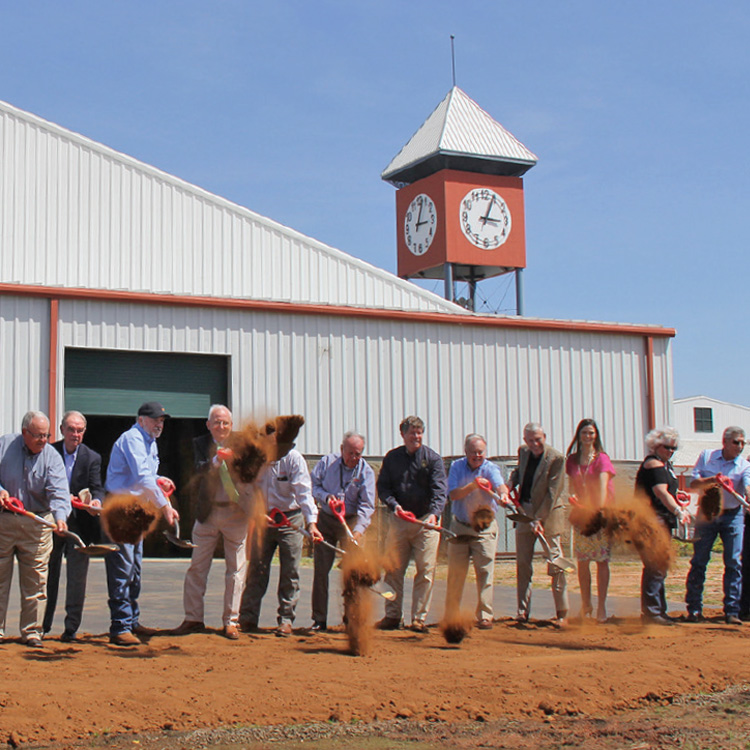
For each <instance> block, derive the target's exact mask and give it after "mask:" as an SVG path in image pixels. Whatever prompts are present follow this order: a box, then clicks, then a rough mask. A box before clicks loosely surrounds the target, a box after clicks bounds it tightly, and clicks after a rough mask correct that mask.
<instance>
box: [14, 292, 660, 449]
mask: <svg viewBox="0 0 750 750" xmlns="http://www.w3.org/2000/svg"><path fill="white" fill-rule="evenodd" d="M65 346H75V347H94V348H103V349H133V350H137V351H161V352H169V351H173V352H194V353H205V354H225V355H230V356H231V381H232V382H231V393H232V394H233V397H232V398H233V403H232V406H233V408H234V410H235V411H236V412H237V413H238V414H240V415H241V416H243V417H246V416H249V415H253V414H264V413H290V412H299V413H302V414H304V415H305V417H306V420H307V424H306V426H305V428H304V430H303V431H302V433H301V435H300V440H299V447H300V448H301V450H303V451H304V452H306V453H311V454H324V453H327V452H329V451H330V450H332V449H335V448H336V447H337V446H338V445H339V442H340V438H341V435H342V433H343V432H344V431H345V430H347V429H351V428H356V429H358V430H361V431H363V432H364V433H365V434H366V435H367V437H368V446H367V452H368V453H370V454H373V455H382V454H383V453H385V451H387V450H389V449H390V448H392V447H393V446H394V445H396V444H398V443H399V442H400V440H399V436H398V424H399V422H400V420H401V419H402V418H403V417H404V416H405V415H406V414H412V413H416V414H419V415H420V416H422V418H423V419H425V421H426V422H427V442H428V444H429V445H431V446H432V447H433V448H435V449H436V450H438V451H440V452H441V453H442V454H444V455H446V456H447V455H458V454H460V453H461V451H462V442H463V436H464V435H465V434H466V433H467V432H470V431H474V430H476V431H479V432H482V433H484V434H486V436H487V438H488V440H489V443H490V445H489V452H490V453H492V454H495V455H510V454H513V453H515V451H516V449H517V446H518V444H519V441H520V438H521V430H522V427H523V425H524V424H525V423H526V422H527V421H530V420H535V421H541V422H542V423H543V424H544V425H545V427H546V428H547V434H548V437H549V440H550V442H551V443H552V444H553V445H555V446H556V447H558V448H559V449H563V448H564V447H565V446H566V445H567V443H568V441H569V440H570V438H571V436H572V431H573V429H574V427H575V424H576V423H577V421H578V420H579V419H580V418H582V417H584V416H593V417H595V418H596V419H597V420H598V421H599V422H600V426H601V428H602V432H603V434H604V438H605V445H606V448H607V450H608V451H609V452H610V454H611V455H612V457H613V458H618V459H631V460H635V459H638V458H640V457H642V455H641V454H642V450H643V435H644V434H645V432H646V428H647V412H646V385H645V383H646V372H645V347H644V343H643V339H642V338H641V337H639V336H603V335H599V334H587V333H582V332H564V331H563V332H556V331H551V332H529V331H520V330H513V329H488V328H479V327H476V328H474V327H471V326H460V327H459V326H455V325H437V324H424V323H403V322H396V321H376V320H362V319H357V320H354V319H349V318H334V317H329V316H300V315H285V314H279V313H276V312H270V313H262V312H241V311H235V310H219V309H196V308H168V307H156V306H143V305H129V304H110V303H105V302H67V301H63V302H61V303H60V339H59V347H60V352H59V365H58V368H59V372H60V379H59V384H58V403H59V409H60V411H61V410H62V409H63V408H64V403H63V375H62V373H63V369H62V368H63V362H62V352H63V348H64V347H65ZM42 349H43V346H42ZM668 355H669V352H668V343H667V346H666V347H662V351H661V356H660V357H657V360H659V361H660V364H659V367H660V368H662V369H663V370H664V371H665V372H666V370H667V368H668V365H667V364H665V363H663V362H661V358H667V359H668ZM7 366H8V364H7V363H3V369H5V368H7ZM663 387H664V388H666V391H665V392H664V403H663V404H662V405H660V406H659V409H664V407H665V406H666V405H667V404H669V403H671V382H665V383H664V386H663ZM666 418H668V414H667V413H665V414H663V415H662V414H658V415H657V421H664V420H665V419H666Z"/></svg>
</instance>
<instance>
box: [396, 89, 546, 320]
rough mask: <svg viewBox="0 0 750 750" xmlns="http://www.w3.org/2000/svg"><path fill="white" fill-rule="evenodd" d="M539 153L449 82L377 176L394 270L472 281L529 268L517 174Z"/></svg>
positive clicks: (448, 289)
mask: <svg viewBox="0 0 750 750" xmlns="http://www.w3.org/2000/svg"><path fill="white" fill-rule="evenodd" d="M536 162H537V158H536V156H535V155H534V154H533V153H531V151H529V150H528V149H527V148H526V147H525V146H524V145H523V144H522V143H521V142H520V141H519V140H517V139H516V138H515V137H514V136H513V135H511V134H510V133H509V132H508V131H507V130H505V128H503V126H502V125H500V123H498V122H496V121H495V120H493V119H492V117H490V115H488V114H487V112H485V111H484V110H483V109H482V108H481V107H480V106H479V105H478V104H477V103H476V102H475V101H473V100H472V99H471V98H470V97H469V96H467V95H466V94H465V93H464V92H463V91H462V90H461V89H459V88H458V87H456V86H454V87H453V88H452V89H451V90H450V91H449V92H448V95H447V96H446V97H445V99H443V101H442V102H440V104H439V105H438V106H437V108H436V109H435V111H434V112H433V113H432V114H431V115H430V116H429V117H428V118H427V120H425V122H424V124H423V125H422V127H420V128H419V130H418V131H417V132H416V133H415V134H414V135H413V136H412V138H411V140H410V141H409V142H408V143H407V144H406V145H405V146H404V147H403V148H402V149H401V151H399V153H398V154H397V155H396V156H395V157H394V158H393V160H392V161H391V163H390V164H389V165H388V166H387V167H386V169H385V170H384V171H383V173H382V175H381V177H382V178H383V179H384V180H386V181H387V182H390V183H391V184H392V185H394V186H395V187H396V188H397V189H398V192H397V193H396V217H397V218H396V221H397V233H398V275H399V276H401V277H402V278H405V279H408V278H423V279H444V281H445V296H446V298H447V299H450V300H454V290H453V288H454V282H455V281H465V282H467V283H468V284H469V290H470V299H469V307H470V309H473V308H474V292H475V289H476V284H477V282H478V281H481V280H482V279H488V278H491V277H493V276H499V275H501V274H505V273H509V272H511V271H515V273H516V304H517V312H518V314H519V315H520V314H522V312H523V311H522V298H523V295H522V287H521V271H522V269H523V268H524V267H525V266H526V237H525V231H524V207H523V179H522V176H523V175H524V174H525V173H526V172H527V171H528V170H529V169H531V167H533V166H534V164H536Z"/></svg>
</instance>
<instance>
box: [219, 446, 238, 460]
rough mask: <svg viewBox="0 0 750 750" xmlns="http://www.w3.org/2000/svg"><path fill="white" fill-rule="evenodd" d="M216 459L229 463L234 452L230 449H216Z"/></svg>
mask: <svg viewBox="0 0 750 750" xmlns="http://www.w3.org/2000/svg"><path fill="white" fill-rule="evenodd" d="M216 458H218V459H219V461H230V460H231V459H232V458H234V451H233V450H232V449H231V448H217V449H216Z"/></svg>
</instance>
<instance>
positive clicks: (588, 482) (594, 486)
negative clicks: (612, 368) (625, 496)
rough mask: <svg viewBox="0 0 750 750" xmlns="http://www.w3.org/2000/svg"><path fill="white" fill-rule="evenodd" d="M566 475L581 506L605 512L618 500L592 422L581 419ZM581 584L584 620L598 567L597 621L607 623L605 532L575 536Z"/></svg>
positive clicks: (609, 466) (610, 468) (609, 464)
mask: <svg viewBox="0 0 750 750" xmlns="http://www.w3.org/2000/svg"><path fill="white" fill-rule="evenodd" d="M565 473H566V474H567V475H568V477H570V481H569V484H570V489H571V490H572V491H573V494H575V495H576V497H577V498H578V499H579V500H580V501H581V503H582V504H584V505H586V506H588V507H589V508H602V507H603V506H604V505H605V504H608V503H611V502H613V500H614V497H615V490H614V482H613V477H614V476H615V469H614V467H613V466H612V462H611V461H610V460H609V456H608V455H607V454H606V453H605V452H604V448H603V447H602V441H601V435H600V433H599V428H598V427H597V425H596V422H595V421H594V420H593V419H582V420H581V421H580V422H579V423H578V427H576V435H575V437H574V438H573V441H572V442H571V444H570V445H569V446H568V453H567V459H566V461H565ZM576 557H577V558H578V584H579V585H580V587H581V618H584V617H586V616H589V615H591V613H592V612H593V607H592V605H591V571H590V569H589V564H590V563H591V562H592V561H593V562H595V563H596V593H597V607H596V619H597V620H598V621H599V622H606V621H607V588H608V587H609V557H610V548H609V541H608V540H607V538H606V536H605V534H604V532H603V531H599V532H597V533H596V534H593V535H592V536H583V534H578V535H577V536H576Z"/></svg>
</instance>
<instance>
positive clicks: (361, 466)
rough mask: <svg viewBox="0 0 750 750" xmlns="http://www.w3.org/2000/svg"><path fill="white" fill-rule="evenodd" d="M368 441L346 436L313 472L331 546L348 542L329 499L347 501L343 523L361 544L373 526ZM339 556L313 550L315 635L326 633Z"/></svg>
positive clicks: (321, 528) (322, 547)
mask: <svg viewBox="0 0 750 750" xmlns="http://www.w3.org/2000/svg"><path fill="white" fill-rule="evenodd" d="M364 449H365V439H364V437H363V436H362V435H359V434H357V433H356V432H347V433H346V434H345V435H344V439H343V440H342V441H341V452H340V453H331V454H329V455H328V456H324V457H323V458H321V459H320V461H318V463H317V464H316V465H315V468H314V469H313V470H312V474H311V478H312V493H313V497H314V498H315V500H316V502H317V504H318V508H319V512H318V530H319V531H320V533H321V534H322V535H323V539H324V540H325V541H326V542H328V543H329V544H334V545H335V544H337V543H342V542H345V541H346V539H347V533H346V530H345V529H344V527H343V525H342V523H341V521H339V519H338V518H336V516H335V515H334V513H333V510H331V507H330V505H329V504H328V501H329V499H331V498H333V499H334V500H337V499H339V498H341V499H343V501H344V519H345V521H346V523H347V526H349V527H350V529H351V531H352V536H353V538H354V539H355V540H356V541H357V542H359V540H360V539H361V538H362V534H364V533H365V530H366V529H367V527H368V526H369V525H370V519H371V517H372V514H373V513H374V511H375V472H374V471H373V470H372V469H371V468H370V465H369V464H368V463H367V461H365V459H364V458H362V451H364ZM335 556H336V553H335V552H334V551H333V550H332V549H331V548H330V547H326V546H325V545H324V544H316V545H315V547H314V549H313V559H314V560H315V573H314V576H313V591H312V617H313V624H312V628H311V630H312V631H313V632H317V631H324V630H325V629H326V628H327V620H328V575H329V573H330V572H331V567H332V566H333V561H334V558H335Z"/></svg>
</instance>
